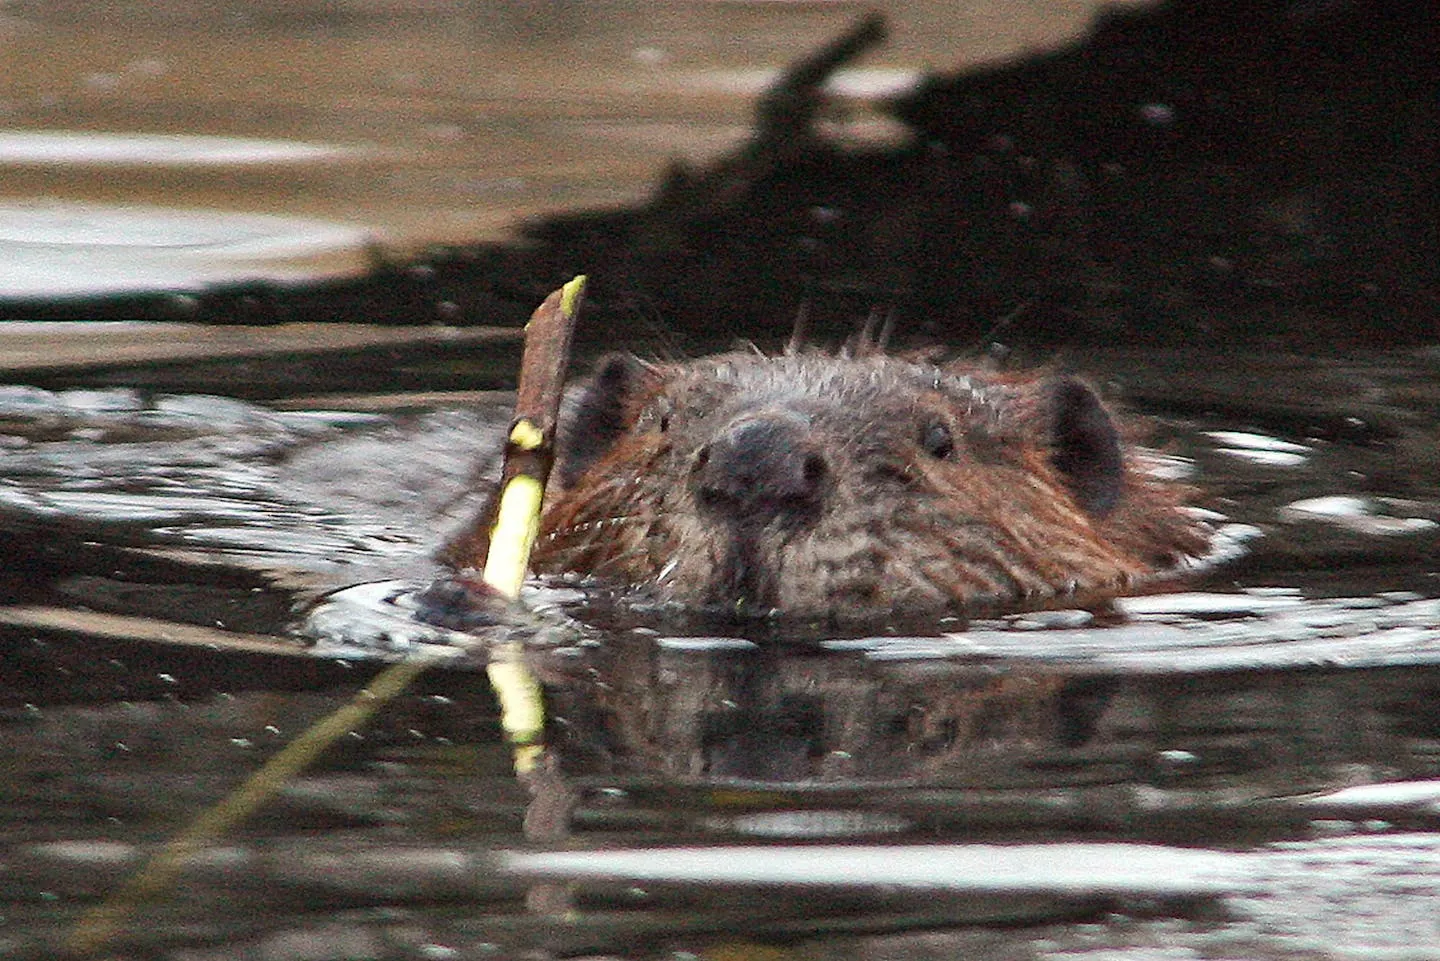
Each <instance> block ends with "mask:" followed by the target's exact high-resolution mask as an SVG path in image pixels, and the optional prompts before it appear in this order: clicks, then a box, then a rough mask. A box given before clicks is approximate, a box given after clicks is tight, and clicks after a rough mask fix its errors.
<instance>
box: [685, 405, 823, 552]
mask: <svg viewBox="0 0 1440 961" xmlns="http://www.w3.org/2000/svg"><path fill="white" fill-rule="evenodd" d="M829 473H830V468H829V466H828V464H827V463H826V459H825V456H824V454H823V453H822V452H821V451H820V449H819V448H818V446H817V445H816V444H815V441H814V439H813V437H812V435H811V430H810V424H809V421H808V420H807V419H806V418H805V417H804V416H803V415H801V414H798V413H794V412H791V411H766V412H762V413H758V414H746V415H743V416H741V417H738V418H736V419H734V420H732V421H730V422H728V423H727V424H725V425H724V426H723V427H722V428H720V430H719V431H717V432H716V435H715V437H714V439H713V440H711V441H710V442H709V443H707V444H705V445H703V446H702V447H701V448H700V449H699V450H698V451H697V452H696V454H695V459H694V462H693V466H692V469H691V479H690V482H691V489H692V491H693V493H694V496H695V501H696V503H697V504H698V505H699V506H700V508H701V509H702V510H704V511H706V512H708V513H711V514H713V515H715V516H716V517H717V518H718V519H720V520H722V521H724V522H726V523H728V524H729V525H730V526H732V527H733V528H735V529H738V530H747V529H748V530H758V529H760V528H764V527H767V526H771V525H775V526H777V527H781V528H794V527H800V526H804V525H806V524H808V523H811V522H813V521H814V520H815V519H816V518H817V517H818V516H819V514H820V512H821V510H822V508H823V507H824V502H825V492H826V487H827V484H828V481H829Z"/></svg>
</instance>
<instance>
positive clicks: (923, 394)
mask: <svg viewBox="0 0 1440 961" xmlns="http://www.w3.org/2000/svg"><path fill="white" fill-rule="evenodd" d="M1139 461H1140V457H1139V456H1138V454H1137V449H1136V448H1134V447H1132V446H1131V445H1130V444H1128V443H1127V441H1126V440H1125V432H1124V430H1123V429H1122V427H1121V426H1120V424H1119V423H1118V422H1117V420H1116V418H1115V417H1114V416H1113V415H1112V414H1111V412H1110V411H1109V410H1108V409H1107V408H1106V406H1105V405H1104V404H1103V403H1102V402H1101V401H1100V399H1099V398H1098V397H1097V395H1096V393H1095V391H1094V390H1092V389H1091V388H1090V387H1089V386H1088V385H1086V384H1085V383H1084V382H1083V381H1081V380H1079V379H1077V378H1075V377H1073V376H1069V375H1065V374H1059V373H1054V372H1046V371H1039V372H1029V373H999V372H993V371H989V370H985V369H983V368H981V367H979V366H976V365H973V364H967V363H963V362H952V363H939V362H932V361H930V360H928V359H924V358H914V357H912V358H907V357H903V356H898V355H894V354H890V353H886V352H883V351H879V350H868V351H867V350H845V351H836V352H830V351H820V350H810V349H807V350H796V351H787V352H786V353H784V354H778V355H766V354H762V353H760V352H758V351H737V352H732V353H725V354H720V355H715V356H711V357H706V358H702V359H698V360H692V361H686V362H672V363H657V362H647V361H643V360H640V359H638V358H636V357H634V356H631V355H612V356H610V357H607V358H605V359H603V360H602V361H601V363H600V364H599V365H598V369H597V370H596V372H595V373H594V375H593V376H592V377H591V379H590V380H589V382H588V384H587V385H586V386H585V387H584V388H583V389H582V391H581V392H580V395H579V400H578V403H577V404H576V405H575V406H574V409H573V411H572V413H571V415H570V417H569V418H568V424H567V425H566V426H565V427H564V428H563V430H562V437H561V454H560V460H559V462H558V464H557V469H556V472H555V476H554V477H552V481H551V488H552V489H551V492H550V499H549V501H548V506H547V508H546V510H545V513H544V516H543V519H542V522H541V530H540V535H539V538H538V540H537V542H536V545H535V550H534V554H533V557H532V565H533V568H534V570H535V571H536V572H537V573H553V574H559V573H565V572H580V573H583V574H587V575H593V576H594V577H596V578H600V579H603V580H606V581H610V582H616V583H620V584H624V585H627V586H629V587H634V588H640V589H643V591H644V592H645V593H646V595H649V596H653V597H654V598H656V599H658V600H660V601H663V602H677V603H679V604H681V605H684V606H686V607H695V608H703V609H707V610H711V611H714V610H728V611H730V612H732V613H741V614H756V615H765V614H772V613H775V612H779V613H783V614H789V615H796V616H799V617H804V618H822V619H827V620H834V621H852V620H863V619H871V618H876V617H886V616H895V615H926V616H928V615H941V614H947V613H953V614H966V613H974V612H980V611H987V612H988V611H997V610H1018V609H1028V608H1035V607H1047V606H1058V605H1065V606H1073V605H1082V606H1095V605H1096V604H1097V603H1100V602H1103V600H1104V599H1105V598H1108V597H1111V596H1114V595H1116V594H1119V593H1125V592H1128V591H1132V590H1134V589H1136V588H1137V587H1138V586H1140V585H1144V584H1146V583H1154V582H1156V581H1157V580H1161V579H1163V578H1164V577H1165V576H1166V575H1167V574H1170V573H1172V572H1174V571H1175V570H1176V569H1177V568H1179V567H1182V566H1183V565H1184V563H1185V562H1186V559H1187V558H1193V557H1197V556H1199V555H1201V554H1202V553H1203V552H1204V551H1205V548H1206V545H1207V542H1208V535H1207V529H1206V526H1205V525H1204V523H1203V522H1201V521H1199V520H1197V519H1196V517H1195V516H1194V515H1193V513H1192V512H1191V511H1190V510H1189V509H1188V508H1187V507H1186V506H1185V500H1186V496H1187V491H1186V490H1185V489H1184V488H1182V487H1181V486H1179V485H1176V484H1172V483H1169V482H1166V481H1163V480H1161V479H1159V478H1157V477H1155V476H1152V475H1151V474H1150V473H1149V472H1147V471H1146V470H1145V469H1144V467H1143V466H1142V464H1141V463H1140V462H1139ZM475 549H476V550H483V543H482V544H478V545H476V546H475ZM452 560H455V561H458V563H460V564H461V565H475V566H479V565H480V564H481V563H483V555H482V556H475V557H468V558H467V557H461V558H455V559H452Z"/></svg>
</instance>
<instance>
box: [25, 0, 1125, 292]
mask: <svg viewBox="0 0 1440 961" xmlns="http://www.w3.org/2000/svg"><path fill="white" fill-rule="evenodd" d="M1098 6H1099V4H1097V3H1095V2H1092V0H1005V2H1002V0H972V2H968V3H963V4H958V3H951V2H941V0H911V2H899V3H891V4H887V5H885V9H884V12H885V13H886V15H887V17H888V18H889V23H890V28H891V33H890V39H889V41H888V42H887V43H886V44H884V45H883V47H882V48H880V49H879V50H878V51H877V52H876V53H874V54H872V55H870V56H869V57H867V58H864V59H863V60H862V61H861V62H860V63H859V64H857V65H855V66H854V67H853V68H852V69H849V70H847V71H845V72H843V73H842V75H841V76H839V77H838V78H837V79H836V80H835V82H834V83H833V84H832V86H834V87H836V88H837V93H838V95H839V99H840V101H841V103H842V106H843V107H844V108H845V109H846V111H847V112H846V114H845V116H844V119H845V123H846V126H847V130H846V133H847V135H849V136H852V137H855V138H860V139H867V138H873V139H880V140H884V139H885V138H887V137H893V136H896V135H897V131H896V130H895V129H893V127H892V125H891V122H889V121H886V120H884V119H883V118H881V117H880V116H879V115H878V114H875V113H870V112H867V111H866V109H865V102H866V101H867V100H873V99H874V98H876V97H881V96H885V95H887V94H893V93H895V92H898V91H900V90H903V89H905V87H906V86H907V85H908V84H909V83H911V82H913V79H914V78H915V77H916V76H917V75H918V73H919V72H921V71H925V70H930V69H933V70H937V71H941V70H943V71H950V70H953V69H955V68H957V67H961V66H965V65H972V64H977V63H983V62H993V61H999V60H1002V59H1004V58H1007V57H1012V56H1015V55H1018V54H1021V53H1024V52H1028V51H1035V50H1039V49H1047V48H1051V47H1054V46H1057V45H1060V44H1062V43H1064V42H1066V41H1068V40H1071V39H1073V38H1074V37H1076V36H1078V35H1080V34H1081V33H1082V32H1083V31H1084V29H1085V27H1086V26H1087V24H1088V23H1090V21H1091V19H1092V17H1093V15H1094V14H1095V11H1096V9H1097V7H1098ZM869 9H870V7H869V6H868V5H866V4H863V3H850V2H843V0H828V2H826V0H812V2H780V0H770V2H764V0H751V2H722V0H666V2H640V0H599V2H597V0H260V2H229V0H110V2H83V0H16V2H8V3H0V293H6V294H10V295H14V294H24V293H26V292H27V291H28V290H31V289H33V290H34V292H36V293H38V294H41V295H49V294H55V293H61V294H63V293H64V291H65V289H66V287H67V285H69V284H70V283H72V282H73V283H74V284H76V285H79V286H80V287H81V288H86V287H93V285H95V284H97V283H101V282H102V281H101V279H97V273H96V271H97V269H98V268H97V260H96V258H97V257H100V256H101V255H103V256H104V258H109V259H108V260H107V267H106V270H107V271H108V273H109V275H110V276H109V277H108V279H106V280H104V282H105V283H110V284H112V285H118V286H121V287H123V286H125V285H126V283H127V280H128V282H129V283H130V284H131V285H133V286H141V287H143V286H145V285H146V284H147V283H149V282H150V281H151V280H152V279H153V276H156V275H166V276H169V277H170V278H172V279H173V278H176V277H177V276H183V275H185V274H186V273H187V272H188V271H191V270H195V269H198V268H196V267H195V265H194V264H193V263H192V264H190V265H188V266H185V265H176V264H175V263H173V262H171V263H165V264H159V265H156V264H153V263H147V258H153V257H154V256H155V255H156V251H157V250H159V251H166V250H170V249H172V248H175V247H182V248H185V249H186V250H188V251H190V252H192V253H193V252H194V251H195V249H196V248H201V247H203V248H206V249H207V250H208V252H209V254H210V256H209V257H208V258H207V260H208V262H207V264H206V265H205V270H207V271H210V273H207V274H205V277H204V279H223V277H224V271H225V270H226V269H228V268H226V267H223V266H221V265H220V264H218V263H217V261H225V262H233V263H238V264H239V266H238V267H236V268H235V269H237V270H238V271H239V272H240V274H242V275H244V274H246V273H256V272H258V273H260V274H262V275H263V274H267V273H269V274H271V275H279V276H286V275H288V274H289V273H298V274H301V275H305V274H306V273H316V272H318V273H321V274H324V273H347V272H351V271H356V270H360V269H363V267H364V266H365V264H366V263H367V262H368V261H366V259H365V257H364V255H363V252H364V250H365V248H366V247H367V245H369V244H372V243H376V242H378V243H380V244H383V245H384V246H385V247H386V249H388V250H393V251H395V252H397V253H398V254H400V255H408V254H410V253H413V252H415V251H416V250H418V249H420V248H423V247H424V246H425V245H427V244H432V243H454V242H466V241H477V240H501V239H506V238H508V237H511V236H513V233H512V229H513V227H514V225H515V224H516V223H517V222H518V221H520V220H521V219H523V218H527V217H532V216H534V215H537V214H543V213H552V212H556V211H561V210H567V209H575V208H593V207H605V206H613V205H622V204H629V203H634V202H637V201H640V200H643V199H644V198H645V197H646V196H647V195H648V193H649V192H650V190H651V189H652V187H653V186H654V184H655V183H656V182H657V180H658V179H659V178H660V177H661V175H662V173H663V171H664V168H665V167H666V165H667V164H668V163H669V162H670V161H671V160H672V159H674V158H685V159H687V160H691V161H705V160H709V159H712V158H714V157H717V156H719V155H721V154H723V153H724V152H725V151H727V150H729V149H732V148H734V147H735V146H736V145H737V144H738V143H740V142H741V141H743V139H744V137H745V135H746V133H747V130H748V129H749V124H750V121H751V112H752V109H753V104H754V98H755V96H756V94H757V93H758V92H759V91H760V90H761V89H762V88H763V87H764V86H765V84H766V83H767V82H768V81H770V80H771V79H773V77H774V75H775V72H776V71H777V70H778V69H780V68H781V67H783V66H784V65H786V64H787V63H790V62H793V61H794V60H795V59H796V58H798V57H799V56H801V55H803V54H804V53H807V52H809V51H811V50H814V49H816V48H818V47H819V46H821V45H823V44H824V43H825V42H826V41H827V40H829V39H830V38H832V37H834V36H835V35H837V34H838V33H840V32H842V31H843V30H844V29H845V28H846V27H847V26H848V25H849V24H851V23H852V22H854V21H855V20H856V19H857V18H858V17H860V16H862V15H863V14H864V13H866V12H868V10H869ZM56 201H64V202H65V204H64V205H63V206H58V205H57V204H56V203H55V202H56ZM137 204H138V205H146V206H147V207H155V208H160V209H159V210H150V209H147V210H145V211H143V217H141V218H140V219H138V220H137V213H136V211H134V210H130V211H128V212H125V213H124V214H123V215H121V214H118V213H117V212H116V211H115V209H114V207H115V205H137ZM176 209H178V210H187V211H194V210H200V211H208V212H211V214H212V216H209V217H205V218H199V219H197V218H196V217H194V216H193V215H191V216H187V217H185V218H181V219H174V218H171V217H168V216H167V214H166V211H169V210H176ZM237 213H243V214H265V215H283V216H285V217H287V218H299V220H295V221H292V220H286V221H283V222H282V221H270V220H260V221H255V220H246V219H243V218H241V219H236V218H233V217H223V216H220V215H221V214H227V215H228V214H237ZM37 245H40V246H44V247H46V248H47V250H46V251H45V253H46V256H45V257H42V258H41V259H40V260H39V261H38V262H37V261H36V259H35V258H36V257H37V252H36V249H35V248H36V246H37ZM62 247H63V248H66V249H67V250H68V251H69V252H70V253H74V252H75V251H76V249H77V248H84V249H85V250H86V251H87V253H88V256H87V257H86V258H82V259H80V260H79V261H77V260H76V259H75V258H65V257H61V256H59V255H58V254H57V250H58V249H59V248H62ZM115 258H118V259H115ZM7 265H8V266H7ZM127 272H128V273H127ZM72 274H73V276H71V275H72Z"/></svg>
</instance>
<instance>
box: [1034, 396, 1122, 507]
mask: <svg viewBox="0 0 1440 961" xmlns="http://www.w3.org/2000/svg"><path fill="white" fill-rule="evenodd" d="M1050 404H1051V406H1050V410H1051V421H1050V425H1051V426H1050V430H1051V443H1052V444H1053V449H1052V453H1051V454H1050V462H1051V463H1052V464H1054V465H1055V469H1056V470H1058V471H1060V473H1061V474H1063V475H1065V480H1066V482H1067V483H1068V484H1069V485H1070V491H1071V493H1073V494H1074V495H1075V500H1076V501H1078V502H1079V504H1080V506H1081V507H1082V508H1084V509H1085V511H1086V513H1088V514H1091V515H1092V516H1095V517H1104V516H1105V515H1106V514H1108V513H1110V512H1111V511H1112V510H1114V509H1115V505H1116V504H1118V503H1120V495H1121V492H1122V490H1123V488H1124V486H1125V458H1124V454H1123V453H1122V452H1121V449H1120V431H1119V430H1117V429H1116V427H1115V421H1114V420H1112V419H1111V417H1110V412H1109V411H1107V410H1106V409H1105V405H1104V404H1102V403H1100V398H1098V397H1096V396H1095V392H1094V391H1093V390H1091V389H1090V388H1089V387H1087V386H1086V385H1085V384H1083V383H1081V382H1080V381H1078V380H1076V379H1075V378H1073V377H1057V378H1055V379H1054V380H1052V381H1051V382H1050Z"/></svg>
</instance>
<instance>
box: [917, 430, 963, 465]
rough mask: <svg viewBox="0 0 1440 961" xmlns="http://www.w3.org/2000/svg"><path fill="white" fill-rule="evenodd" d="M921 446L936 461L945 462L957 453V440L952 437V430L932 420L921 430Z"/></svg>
mask: <svg viewBox="0 0 1440 961" xmlns="http://www.w3.org/2000/svg"><path fill="white" fill-rule="evenodd" d="M920 446H921V447H923V448H924V449H925V452H926V453H927V454H929V455H930V456H931V457H933V458H935V459H936V460H944V459H945V458H947V457H949V456H950V455H951V454H953V453H954V452H955V438H953V437H951V436H950V428H948V427H946V426H945V425H944V424H942V423H940V421H938V420H932V421H931V422H930V423H928V424H926V425H925V426H924V427H922V428H920Z"/></svg>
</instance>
